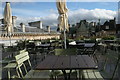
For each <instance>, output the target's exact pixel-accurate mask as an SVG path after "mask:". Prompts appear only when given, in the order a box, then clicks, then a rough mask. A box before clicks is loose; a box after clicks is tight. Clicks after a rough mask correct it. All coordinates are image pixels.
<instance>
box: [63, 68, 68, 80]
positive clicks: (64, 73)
mask: <svg viewBox="0 0 120 80" xmlns="http://www.w3.org/2000/svg"><path fill="white" fill-rule="evenodd" d="M62 72H63V75H64V80H67V74H66V71H65V70H62Z"/></svg>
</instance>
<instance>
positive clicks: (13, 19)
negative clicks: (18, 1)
mask: <svg viewBox="0 0 120 80" xmlns="http://www.w3.org/2000/svg"><path fill="white" fill-rule="evenodd" d="M16 19H17V17H16V16H12V25H13V28H12V30H13V32H14V27H16Z"/></svg>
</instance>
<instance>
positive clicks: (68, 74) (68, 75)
mask: <svg viewBox="0 0 120 80" xmlns="http://www.w3.org/2000/svg"><path fill="white" fill-rule="evenodd" d="M71 72H72V70H70V73H69V74H68V80H70V74H71Z"/></svg>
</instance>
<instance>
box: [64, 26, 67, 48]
mask: <svg viewBox="0 0 120 80" xmlns="http://www.w3.org/2000/svg"><path fill="white" fill-rule="evenodd" d="M64 47H65V49H67V45H66V28H65V29H64Z"/></svg>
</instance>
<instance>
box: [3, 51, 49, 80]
mask: <svg viewBox="0 0 120 80" xmlns="http://www.w3.org/2000/svg"><path fill="white" fill-rule="evenodd" d="M15 60H16V63H9V64H8V65H7V66H5V67H4V68H5V69H8V78H9V79H10V78H15V77H12V76H11V75H10V73H11V72H10V69H13V68H15V69H16V71H17V77H18V78H23V79H29V78H31V79H32V78H33V79H34V78H38V79H45V80H46V79H49V78H50V77H49V74H50V72H49V71H41V70H33V69H32V65H31V63H30V60H29V55H28V52H23V53H21V54H18V55H16V56H15ZM25 62H27V63H28V65H26V64H25ZM28 66H29V67H30V69H31V70H30V71H29V70H28V69H27V67H28ZM22 67H23V68H24V70H22V69H21V68H22ZM23 71H25V73H26V74H25V75H24V74H23Z"/></svg>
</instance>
